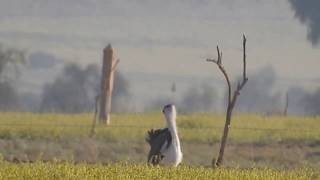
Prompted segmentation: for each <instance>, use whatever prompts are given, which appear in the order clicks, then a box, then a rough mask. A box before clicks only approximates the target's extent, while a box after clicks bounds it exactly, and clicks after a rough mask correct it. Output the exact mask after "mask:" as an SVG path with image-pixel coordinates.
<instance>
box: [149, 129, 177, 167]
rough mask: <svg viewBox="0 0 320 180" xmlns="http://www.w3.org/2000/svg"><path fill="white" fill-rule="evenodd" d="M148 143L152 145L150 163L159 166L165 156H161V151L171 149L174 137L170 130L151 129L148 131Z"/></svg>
mask: <svg viewBox="0 0 320 180" xmlns="http://www.w3.org/2000/svg"><path fill="white" fill-rule="evenodd" d="M146 141H147V142H148V143H149V145H150V151H149V155H148V162H150V161H151V163H152V164H153V165H156V164H159V162H160V161H161V160H162V158H163V155H162V154H161V152H160V151H161V149H162V148H163V147H164V145H165V144H166V146H165V147H164V148H166V149H167V148H169V146H170V144H171V142H172V136H171V134H170V131H169V129H168V128H164V129H157V130H154V129H151V130H150V131H148V136H147V138H146Z"/></svg>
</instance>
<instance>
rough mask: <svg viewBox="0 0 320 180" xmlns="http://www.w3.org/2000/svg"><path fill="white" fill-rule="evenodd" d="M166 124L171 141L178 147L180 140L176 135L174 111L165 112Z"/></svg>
mask: <svg viewBox="0 0 320 180" xmlns="http://www.w3.org/2000/svg"><path fill="white" fill-rule="evenodd" d="M165 117H166V120H167V126H168V128H169V131H170V133H171V136H172V140H173V143H176V145H177V147H178V148H179V149H180V140H179V137H178V130H177V125H176V117H177V115H176V112H172V113H171V114H167V115H166V116H165Z"/></svg>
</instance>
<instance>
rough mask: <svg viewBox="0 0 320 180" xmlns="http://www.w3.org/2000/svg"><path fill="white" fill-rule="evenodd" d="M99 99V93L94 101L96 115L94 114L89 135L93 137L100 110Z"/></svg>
mask: <svg viewBox="0 0 320 180" xmlns="http://www.w3.org/2000/svg"><path fill="white" fill-rule="evenodd" d="M99 99H100V96H99V95H97V96H96V98H95V103H94V115H93V121H92V126H91V130H90V133H89V137H93V136H94V135H95V133H96V124H97V114H98V112H99Z"/></svg>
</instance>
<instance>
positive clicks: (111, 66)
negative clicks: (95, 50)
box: [99, 44, 119, 125]
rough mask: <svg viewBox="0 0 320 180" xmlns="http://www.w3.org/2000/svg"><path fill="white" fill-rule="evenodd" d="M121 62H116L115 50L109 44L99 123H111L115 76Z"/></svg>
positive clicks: (102, 82)
mask: <svg viewBox="0 0 320 180" xmlns="http://www.w3.org/2000/svg"><path fill="white" fill-rule="evenodd" d="M118 62H119V60H116V54H115V50H114V49H113V48H112V47H111V44H109V45H108V46H107V47H106V48H104V50H103V65H102V74H101V75H102V76H101V92H100V108H99V109H100V112H99V122H100V123H103V124H107V125H108V124H109V123H110V112H111V100H112V90H113V74H114V70H115V67H116V65H117V63H118Z"/></svg>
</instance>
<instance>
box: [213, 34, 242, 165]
mask: <svg viewBox="0 0 320 180" xmlns="http://www.w3.org/2000/svg"><path fill="white" fill-rule="evenodd" d="M246 41H247V40H246V37H245V36H244V35H243V77H242V78H243V79H242V81H241V82H238V86H237V88H236V89H235V91H234V92H233V95H232V94H231V93H232V92H231V83H230V80H229V76H228V74H227V71H226V70H225V69H224V67H223V65H222V52H221V51H220V50H219V47H218V46H217V53H218V59H207V61H209V62H213V63H215V64H216V65H217V66H218V68H219V69H220V71H221V72H222V74H223V75H224V77H225V80H226V82H227V86H228V99H227V100H228V102H227V103H228V106H227V113H226V121H225V125H224V130H223V135H222V138H221V144H220V150H219V154H218V158H217V160H215V159H213V160H212V166H213V167H215V166H221V165H222V162H223V157H224V150H225V147H226V144H227V139H228V134H229V129H230V125H231V117H232V110H233V108H234V106H235V104H236V101H237V97H238V96H239V95H240V91H241V89H242V88H243V87H244V85H245V84H246V82H247V81H248V78H247V74H246Z"/></svg>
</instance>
